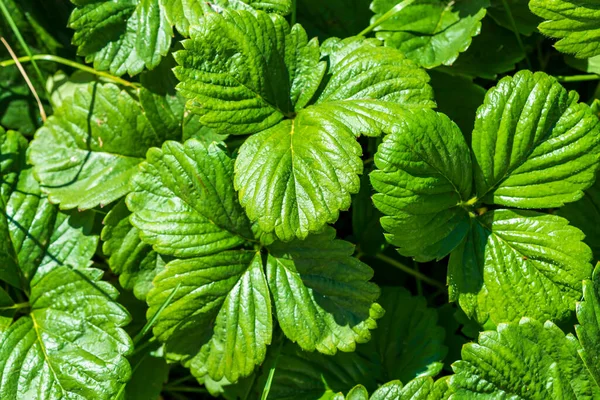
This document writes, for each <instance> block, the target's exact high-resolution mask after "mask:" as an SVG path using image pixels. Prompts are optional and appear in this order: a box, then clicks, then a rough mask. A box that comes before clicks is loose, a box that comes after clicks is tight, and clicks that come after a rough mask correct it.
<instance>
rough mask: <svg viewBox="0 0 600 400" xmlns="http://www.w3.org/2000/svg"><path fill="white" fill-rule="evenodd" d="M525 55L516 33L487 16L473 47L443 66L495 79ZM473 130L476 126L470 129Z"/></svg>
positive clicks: (466, 73)
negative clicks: (449, 64)
mask: <svg viewBox="0 0 600 400" xmlns="http://www.w3.org/2000/svg"><path fill="white" fill-rule="evenodd" d="M524 58H525V53H524V52H523V51H522V50H521V47H520V46H519V42H518V41H517V39H516V37H515V33H514V32H513V31H512V30H508V29H504V28H502V27H500V26H498V25H496V24H495V23H494V22H493V21H491V20H490V19H488V18H484V19H483V21H482V28H481V34H479V35H477V36H476V37H474V38H473V43H472V44H471V46H470V47H469V49H468V50H467V51H465V52H464V53H462V54H461V55H460V56H459V57H458V59H457V60H456V61H455V62H454V63H453V64H452V65H451V66H449V67H440V68H441V69H442V70H443V71H444V72H448V73H450V74H453V75H464V76H469V77H480V78H486V79H492V80H495V79H496V76H497V75H498V74H502V73H505V72H509V71H512V70H513V69H515V65H516V64H517V63H518V62H520V61H522V60H523V59H524ZM434 90H435V89H434ZM436 100H437V97H436ZM482 100H483V99H482ZM479 104H481V102H480V103H479ZM471 130H473V127H472V126H471V128H470V129H469V131H471Z"/></svg>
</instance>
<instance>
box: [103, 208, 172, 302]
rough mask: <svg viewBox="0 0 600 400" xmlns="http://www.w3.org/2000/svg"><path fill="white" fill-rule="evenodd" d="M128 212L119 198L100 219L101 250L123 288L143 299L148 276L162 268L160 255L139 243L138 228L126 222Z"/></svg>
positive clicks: (163, 266)
mask: <svg viewBox="0 0 600 400" xmlns="http://www.w3.org/2000/svg"><path fill="white" fill-rule="evenodd" d="M130 214H131V213H130V212H129V210H128V209H127V207H126V206H125V202H124V201H123V200H121V201H119V202H118V203H117V204H116V205H115V206H114V207H113V208H112V209H111V210H110V212H109V213H108V214H107V215H106V217H105V218H104V221H103V223H104V229H102V236H101V238H102V242H103V244H102V251H104V254H106V255H107V256H108V257H109V258H108V265H109V266H110V268H111V270H112V271H113V272H114V273H115V274H117V275H119V282H120V283H121V286H123V287H124V288H125V289H132V290H133V293H134V294H135V296H136V297H137V298H138V299H140V300H144V299H146V295H147V294H148V291H149V290H150V288H151V287H152V279H154V277H155V276H156V275H157V274H158V273H159V272H160V271H162V270H163V269H164V268H165V261H164V259H163V257H162V256H161V255H160V254H158V253H157V252H156V251H154V250H152V246H150V245H149V244H146V243H144V242H142V240H141V239H140V236H139V233H140V232H139V230H138V229H137V228H135V227H134V226H132V225H131V223H130V222H129V216H130Z"/></svg>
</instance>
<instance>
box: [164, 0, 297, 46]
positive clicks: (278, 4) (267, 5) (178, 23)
mask: <svg viewBox="0 0 600 400" xmlns="http://www.w3.org/2000/svg"><path fill="white" fill-rule="evenodd" d="M161 5H162V6H163V7H164V9H165V12H166V14H167V18H168V19H169V21H170V22H171V24H172V25H175V27H176V28H177V30H178V31H179V33H181V34H182V35H183V36H185V37H190V33H191V32H192V31H193V30H195V29H198V28H199V27H200V26H201V23H200V20H201V19H202V16H204V14H205V13H207V12H208V13H210V12H213V11H217V12H219V11H221V10H223V9H226V8H228V9H233V10H252V9H256V10H262V11H266V12H272V13H277V14H280V15H287V14H289V13H290V12H291V10H292V1H291V0H213V1H211V2H210V3H208V2H206V1H204V0H161Z"/></svg>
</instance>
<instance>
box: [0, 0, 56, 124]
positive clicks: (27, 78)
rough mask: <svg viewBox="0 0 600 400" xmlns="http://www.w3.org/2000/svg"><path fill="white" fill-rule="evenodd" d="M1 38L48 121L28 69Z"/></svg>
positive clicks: (44, 118)
mask: <svg viewBox="0 0 600 400" xmlns="http://www.w3.org/2000/svg"><path fill="white" fill-rule="evenodd" d="M0 1H1V0H0ZM0 4H1V3H0ZM0 40H1V41H2V44H4V47H6V50H8V54H10V56H11V57H12V58H13V60H15V63H16V64H17V68H18V69H19V72H21V75H23V78H24V79H25V83H27V86H28V87H29V90H31V93H33V97H34V98H35V101H36V102H37V105H38V108H39V111H40V116H41V117H42V121H44V122H46V119H47V117H46V110H44V105H43V104H42V101H41V100H40V96H38V94H37V92H36V90H35V87H33V84H32V83H31V80H30V79H29V76H27V71H25V68H23V65H21V63H20V62H19V61H18V59H17V55H16V54H15V52H14V51H13V49H12V48H11V47H10V45H9V44H8V42H7V41H6V40H5V39H4V38H3V37H0ZM44 86H45V85H44ZM48 98H50V96H48Z"/></svg>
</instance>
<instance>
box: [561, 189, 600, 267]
mask: <svg viewBox="0 0 600 400" xmlns="http://www.w3.org/2000/svg"><path fill="white" fill-rule="evenodd" d="M557 214H558V215H560V216H561V217H563V218H566V219H567V220H569V223H570V224H571V225H573V226H574V227H576V228H579V229H581V231H582V232H583V233H584V234H585V239H584V242H585V243H586V244H587V245H588V246H590V248H591V249H592V252H593V253H594V260H595V261H599V260H600V181H598V180H597V181H596V183H594V185H593V186H592V187H591V188H589V189H588V190H586V191H585V193H584V195H583V197H582V198H581V199H580V200H578V201H576V202H575V203H570V204H567V205H566V206H564V207H562V208H561V209H559V210H558V211H557Z"/></svg>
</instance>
